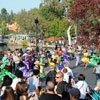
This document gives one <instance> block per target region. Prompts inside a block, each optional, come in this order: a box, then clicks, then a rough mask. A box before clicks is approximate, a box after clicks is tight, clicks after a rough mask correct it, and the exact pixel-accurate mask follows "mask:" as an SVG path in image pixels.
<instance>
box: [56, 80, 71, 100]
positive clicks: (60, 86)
mask: <svg viewBox="0 0 100 100" xmlns="http://www.w3.org/2000/svg"><path fill="white" fill-rule="evenodd" d="M66 84H67V83H66V82H64V81H62V82H60V83H58V84H57V90H56V91H57V94H60V95H62V98H63V100H69V98H70V97H69V93H68V91H66V90H65V86H66Z"/></svg>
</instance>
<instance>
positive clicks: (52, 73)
mask: <svg viewBox="0 0 100 100" xmlns="http://www.w3.org/2000/svg"><path fill="white" fill-rule="evenodd" d="M0 59H1V60H0V84H1V89H0V98H1V100H92V98H96V97H95V96H94V95H93V93H94V92H95V93H97V94H98V95H96V96H99V93H100V48H96V49H93V48H85V47H82V46H79V45H71V46H70V45H68V46H63V47H57V45H56V46H55V48H40V47H36V48H35V47H27V48H26V49H25V50H22V49H15V50H14V51H12V50H11V49H8V50H7V52H5V51H3V53H1V54H0ZM71 60H76V63H75V66H78V65H79V63H80V61H82V62H83V63H84V70H87V67H88V65H91V66H93V72H96V83H97V86H96V87H95V88H94V89H92V88H91V87H90V86H89V84H88V83H87V82H86V80H85V75H83V74H79V75H78V77H77V78H78V81H77V82H75V80H74V74H73V70H72V69H71V66H70V62H71ZM87 94H88V96H87ZM97 98H99V97H97ZM93 100H100V98H99V99H93Z"/></svg>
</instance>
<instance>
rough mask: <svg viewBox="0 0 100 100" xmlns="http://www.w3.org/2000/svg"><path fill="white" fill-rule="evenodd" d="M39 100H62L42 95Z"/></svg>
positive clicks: (53, 95)
mask: <svg viewBox="0 0 100 100" xmlns="http://www.w3.org/2000/svg"><path fill="white" fill-rule="evenodd" d="M39 100H62V98H61V97H60V96H58V95H56V94H48V93H47V94H44V95H42V96H40V98H39Z"/></svg>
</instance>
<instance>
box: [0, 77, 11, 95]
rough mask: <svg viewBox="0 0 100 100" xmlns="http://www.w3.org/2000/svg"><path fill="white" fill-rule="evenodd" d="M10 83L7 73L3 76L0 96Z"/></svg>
mask: <svg viewBox="0 0 100 100" xmlns="http://www.w3.org/2000/svg"><path fill="white" fill-rule="evenodd" d="M11 84H12V79H11V78H10V77H9V76H8V75H6V76H4V79H3V85H2V89H1V93H0V95H1V96H2V95H3V94H4V91H5V89H6V87H7V86H11Z"/></svg>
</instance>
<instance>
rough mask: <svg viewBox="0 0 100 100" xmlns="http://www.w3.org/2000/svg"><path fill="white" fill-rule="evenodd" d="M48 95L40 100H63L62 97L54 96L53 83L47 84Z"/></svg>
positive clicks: (44, 95) (42, 96)
mask: <svg viewBox="0 0 100 100" xmlns="http://www.w3.org/2000/svg"><path fill="white" fill-rule="evenodd" d="M46 90H47V93H46V94H43V95H41V96H40V98H39V100H62V99H61V97H60V96H58V95H56V94H54V83H53V82H51V81H48V82H47V86H46Z"/></svg>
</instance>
